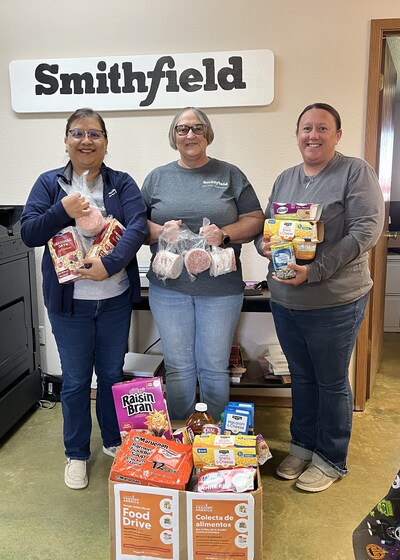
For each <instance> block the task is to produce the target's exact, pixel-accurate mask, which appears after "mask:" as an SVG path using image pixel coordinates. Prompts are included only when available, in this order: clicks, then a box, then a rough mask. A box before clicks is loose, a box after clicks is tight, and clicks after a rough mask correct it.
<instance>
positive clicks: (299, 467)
mask: <svg viewBox="0 0 400 560" xmlns="http://www.w3.org/2000/svg"><path fill="white" fill-rule="evenodd" d="M309 464H310V461H306V460H304V459H300V457H295V456H294V455H288V456H287V457H286V458H285V459H283V461H282V463H281V464H280V465H279V467H278V468H277V469H276V474H277V475H278V476H280V477H281V478H286V480H293V479H295V478H298V477H299V476H300V475H301V473H302V472H303V471H304V469H305V468H306V467H307V466H308V465H309Z"/></svg>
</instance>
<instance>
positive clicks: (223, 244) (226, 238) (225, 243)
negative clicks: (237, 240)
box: [219, 229, 231, 249]
mask: <svg viewBox="0 0 400 560" xmlns="http://www.w3.org/2000/svg"><path fill="white" fill-rule="evenodd" d="M221 231H222V239H221V243H220V244H219V246H220V247H223V248H224V249H225V248H226V247H228V245H229V244H230V242H231V238H230V237H229V235H228V234H227V233H226V231H225V230H223V229H221Z"/></svg>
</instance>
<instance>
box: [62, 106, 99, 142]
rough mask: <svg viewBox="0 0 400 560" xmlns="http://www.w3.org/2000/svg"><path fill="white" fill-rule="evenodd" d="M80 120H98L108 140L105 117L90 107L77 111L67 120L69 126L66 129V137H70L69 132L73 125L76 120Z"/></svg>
mask: <svg viewBox="0 0 400 560" xmlns="http://www.w3.org/2000/svg"><path fill="white" fill-rule="evenodd" d="M80 119H96V120H97V121H98V122H99V124H100V127H101V130H102V131H103V132H104V137H105V138H107V130H106V123H105V122H104V120H103V117H102V116H101V115H100V114H99V113H97V112H96V111H93V109H90V107H82V109H77V110H76V111H75V112H74V113H72V115H71V116H70V117H69V119H68V120H67V125H66V127H65V136H68V131H69V129H70V127H71V123H72V122H73V121H76V120H80Z"/></svg>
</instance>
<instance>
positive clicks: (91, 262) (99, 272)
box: [77, 257, 108, 282]
mask: <svg viewBox="0 0 400 560" xmlns="http://www.w3.org/2000/svg"><path fill="white" fill-rule="evenodd" d="M83 262H84V264H85V267H84V268H80V269H79V270H78V271H77V272H78V274H79V279H80V280H95V281H96V282H100V281H101V280H105V279H106V278H108V273H107V270H106V269H105V268H104V265H103V263H102V262H101V258H100V257H87V258H86V259H83Z"/></svg>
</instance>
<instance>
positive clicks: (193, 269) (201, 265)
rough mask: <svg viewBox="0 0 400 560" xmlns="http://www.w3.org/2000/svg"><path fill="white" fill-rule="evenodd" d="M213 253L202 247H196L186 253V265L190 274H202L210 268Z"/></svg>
mask: <svg viewBox="0 0 400 560" xmlns="http://www.w3.org/2000/svg"><path fill="white" fill-rule="evenodd" d="M210 265H211V255H210V253H209V252H208V251H207V250H206V249H203V248H201V247H194V248H193V249H189V251H187V252H186V253H185V266H186V270H187V271H188V272H189V274H193V275H196V274H200V273H201V272H204V271H206V270H208V269H209V268H210Z"/></svg>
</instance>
